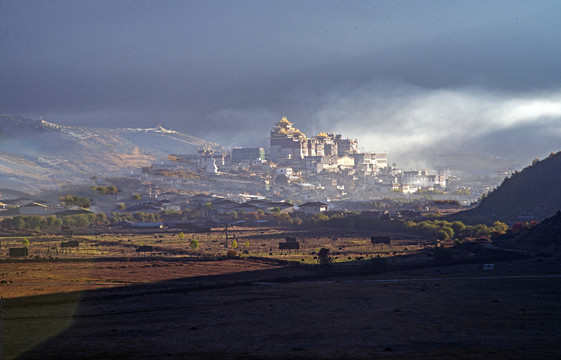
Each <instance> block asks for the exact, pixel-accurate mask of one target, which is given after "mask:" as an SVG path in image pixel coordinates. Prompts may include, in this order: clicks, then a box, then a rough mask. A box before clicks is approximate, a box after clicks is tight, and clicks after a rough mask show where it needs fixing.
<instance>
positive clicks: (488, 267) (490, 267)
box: [483, 264, 495, 270]
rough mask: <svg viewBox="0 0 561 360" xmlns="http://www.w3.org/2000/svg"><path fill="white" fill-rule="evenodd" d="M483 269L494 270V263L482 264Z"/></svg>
mask: <svg viewBox="0 0 561 360" xmlns="http://www.w3.org/2000/svg"><path fill="white" fill-rule="evenodd" d="M483 270H495V264H484V265H483Z"/></svg>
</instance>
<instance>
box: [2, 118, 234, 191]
mask: <svg viewBox="0 0 561 360" xmlns="http://www.w3.org/2000/svg"><path fill="white" fill-rule="evenodd" d="M203 146H208V147H211V148H213V149H215V150H224V148H223V147H221V146H220V145H218V144H215V143H211V142H208V141H205V140H203V139H199V138H196V137H193V136H189V135H185V134H181V133H179V132H177V131H173V130H168V129H164V128H163V127H162V126H161V125H158V126H156V127H155V128H150V129H130V128H128V129H106V128H90V127H80V126H66V125H59V124H55V123H52V122H47V121H43V120H42V119H41V120H33V119H27V118H24V117H21V116H7V115H0V187H4V188H9V189H17V190H24V191H35V190H38V189H40V188H53V187H58V186H59V185H61V184H65V183H80V182H83V181H84V180H87V179H89V177H91V176H92V175H103V176H108V175H119V174H123V173H124V172H126V171H128V170H129V169H137V168H138V167H140V166H146V165H150V164H151V163H153V162H158V161H163V160H166V159H167V156H168V155H169V154H195V153H196V152H197V149H198V148H200V147H203Z"/></svg>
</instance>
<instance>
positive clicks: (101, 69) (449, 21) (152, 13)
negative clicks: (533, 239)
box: [0, 0, 561, 151]
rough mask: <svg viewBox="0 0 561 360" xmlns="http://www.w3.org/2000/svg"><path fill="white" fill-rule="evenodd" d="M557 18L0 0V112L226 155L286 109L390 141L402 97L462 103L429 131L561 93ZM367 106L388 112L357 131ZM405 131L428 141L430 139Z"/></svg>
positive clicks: (380, 6)
mask: <svg viewBox="0 0 561 360" xmlns="http://www.w3.org/2000/svg"><path fill="white" fill-rule="evenodd" d="M559 10H561V4H559V3H558V2H556V1H551V2H547V1H542V2H537V3H530V2H524V1H520V2H516V1H481V2H464V1H457V2H451V1H432V2H410V1H403V2H397V1H396V2H363V1H358V2H340V1H317V2H316V1H302V2H298V1H290V2H281V1H264V2H255V1H236V2H229V1H211V2H209V1H189V2H184V1H161V2H153V1H125V0H123V1H4V2H1V3H0V40H1V46H2V52H1V54H0V69H1V70H0V71H1V79H2V87H1V88H0V112H2V113H8V114H24V115H27V116H34V117H38V116H40V115H43V116H45V117H46V118H47V119H49V120H51V121H53V122H61V123H67V124H80V125H90V126H119V127H141V126H153V125H154V124H156V123H158V122H161V123H163V124H164V125H165V126H168V127H170V128H174V129H176V130H179V131H183V132H186V133H189V134H192V135H196V136H201V137H204V138H208V139H211V140H215V141H220V142H223V143H224V144H226V145H230V146H233V145H249V146H251V145H266V141H267V140H266V137H267V134H268V131H269V130H270V128H271V127H272V125H273V123H274V122H276V121H277V120H278V119H279V118H280V116H282V115H288V116H289V119H290V120H292V121H293V122H295V125H296V126H298V127H300V128H301V129H302V130H304V131H305V132H307V133H309V134H308V135H314V134H313V133H314V132H317V131H320V130H324V126H331V127H333V129H325V130H337V131H341V132H343V133H344V134H345V133H348V132H350V133H352V135H353V136H357V137H364V138H368V139H376V136H377V135H376V133H374V131H381V130H380V129H384V128H385V127H388V128H389V130H388V134H387V135H388V136H386V138H388V139H399V138H401V137H402V134H399V133H397V131H406V130H407V129H406V128H405V129H402V128H400V127H399V126H391V125H388V124H387V122H388V119H392V120H391V121H392V122H396V123H398V124H400V123H403V122H406V119H404V118H400V117H399V116H398V115H399V114H401V116H402V117H403V116H406V115H407V114H408V113H407V112H406V111H405V110H403V109H413V107H412V106H411V102H415V104H417V105H416V106H417V108H423V109H425V110H426V109H428V108H429V107H430V108H431V109H432V111H433V112H434V113H440V112H442V111H444V112H446V111H448V110H443V108H442V107H441V106H440V105H441V104H440V103H439V101H450V99H449V96H448V95H445V94H450V93H452V94H456V95H457V96H459V97H461V98H462V99H464V100H465V104H464V105H465V107H462V106H459V107H455V108H453V109H454V110H453V111H454V116H448V117H446V120H442V121H444V123H441V125H443V124H444V125H447V126H448V127H452V126H453V125H454V123H455V122H458V121H460V120H458V119H465V118H466V117H467V116H473V117H477V116H479V117H481V118H490V117H491V115H492V114H490V113H488V112H486V111H485V109H486V106H491V105H489V104H488V101H489V99H492V100H496V101H498V102H499V103H498V104H497V106H501V103H507V102H508V101H511V100H512V101H516V100H520V99H536V100H540V99H544V98H549V97H550V96H549V95H550V94H548V93H551V94H558V89H559V88H561V73H560V72H559V71H558V70H559V69H558V59H559V58H561V41H559V35H558V34H560V33H561V25H560V24H561V23H560V22H559V20H558V14H559V13H560V11H559ZM495 94H500V96H496V97H495V96H494V95H495ZM435 99H440V100H435ZM418 101H426V103H425V104H418V103H417V102H418ZM458 103H462V102H458ZM394 104H398V105H399V106H396V105H394ZM453 104H456V103H455V102H453ZM439 106H440V107H439ZM467 107H469V108H467ZM476 111H481V112H482V114H475V113H474V112H476ZM365 112H367V113H368V114H374V113H379V114H384V116H370V117H368V123H365V117H364V113H365ZM427 113H430V111H427ZM530 118H531V119H534V120H533V121H535V122H536V123H535V124H536V126H538V125H542V123H541V122H540V121H538V117H535V116H533V117H532V116H531V117H530ZM427 119H428V118H427ZM419 121H421V120H419ZM439 121H440V120H439ZM365 124H367V126H368V128H367V129H365V128H363V127H364V126H365ZM509 126H510V127H509V128H508V129H511V128H512V129H514V128H516V127H517V126H519V124H510V125H509ZM370 129H371V131H373V132H372V133H369V132H368V131H370ZM392 129H393V131H394V132H391V131H392ZM427 129H430V127H427ZM462 129H463V131H466V132H469V131H470V129H467V128H462ZM508 129H507V128H503V129H502V130H505V131H506V130H508ZM417 131H418V132H419V133H420V135H419V139H424V140H423V141H424V143H423V144H421V145H423V146H425V147H427V146H429V145H431V144H433V143H435V140H436V139H440V138H439V137H438V136H435V135H434V134H433V132H432V130H425V129H424V128H420V127H417ZM488 131H489V133H478V134H479V136H481V138H488V137H486V136H487V135H486V134H491V133H493V132H494V131H495V130H493V129H488ZM384 133H385V132H384ZM355 134H358V135H360V136H358V135H355ZM350 135H351V134H349V136H350ZM536 136H537V135H536ZM376 141H377V140H376ZM396 141H398V140H396ZM529 143H532V140H529ZM396 144H399V142H397V143H396ZM385 146H386V147H387V149H386V150H388V151H389V150H393V151H399V150H398V149H409V147H407V146H401V145H400V146H396V145H394V146H390V145H385ZM505 146H506V145H505ZM509 146H510V145H509ZM536 146H537V145H536ZM489 149H494V148H492V147H489ZM452 150H453V149H451V151H452ZM495 150H496V149H495ZM495 150H493V151H495ZM528 151H531V150H530V149H528ZM540 151H544V150H543V149H542V150H540Z"/></svg>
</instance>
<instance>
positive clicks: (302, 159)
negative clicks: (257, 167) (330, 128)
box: [270, 117, 388, 174]
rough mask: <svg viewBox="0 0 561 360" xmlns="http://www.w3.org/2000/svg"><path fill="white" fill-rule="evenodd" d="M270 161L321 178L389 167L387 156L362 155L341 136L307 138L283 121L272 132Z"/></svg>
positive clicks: (284, 118)
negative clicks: (343, 171) (327, 174)
mask: <svg viewBox="0 0 561 360" xmlns="http://www.w3.org/2000/svg"><path fill="white" fill-rule="evenodd" d="M270 140H271V149H270V159H271V161H273V162H275V163H277V164H279V165H282V166H289V167H291V168H292V169H293V170H298V171H300V172H301V173H303V174H318V173H321V172H322V171H327V172H334V171H338V170H344V169H352V168H356V170H357V171H360V172H364V173H371V172H372V171H375V170H377V169H383V168H386V167H387V166H388V160H387V154H385V153H378V154H377V153H363V152H360V151H359V148H358V140H357V139H349V138H343V137H342V135H341V134H333V133H326V132H320V133H319V134H318V135H317V136H315V137H313V138H308V137H306V135H305V134H304V133H302V132H301V131H300V130H298V129H296V128H294V126H293V124H292V123H291V122H290V121H288V120H287V118H286V117H283V118H282V119H281V120H280V121H279V122H278V123H277V124H276V126H275V127H274V128H273V129H272V130H271V136H270Z"/></svg>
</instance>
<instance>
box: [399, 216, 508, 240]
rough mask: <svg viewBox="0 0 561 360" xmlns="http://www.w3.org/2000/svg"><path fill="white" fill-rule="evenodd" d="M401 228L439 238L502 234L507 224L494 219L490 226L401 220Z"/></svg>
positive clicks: (506, 229) (439, 221) (456, 222)
mask: <svg viewBox="0 0 561 360" xmlns="http://www.w3.org/2000/svg"><path fill="white" fill-rule="evenodd" d="M402 226H403V230H405V231H410V232H418V233H422V234H424V235H426V236H431V237H435V238H436V239H439V240H450V239H464V238H467V237H481V236H488V235H491V234H504V233H505V232H507V231H508V225H507V224H505V223H503V222H500V221H495V222H494V223H493V225H492V226H487V225H484V224H479V225H473V226H472V225H465V224H464V223H463V222H461V221H453V222H449V221H446V220H425V221H420V222H415V221H405V222H402Z"/></svg>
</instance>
